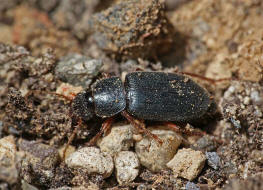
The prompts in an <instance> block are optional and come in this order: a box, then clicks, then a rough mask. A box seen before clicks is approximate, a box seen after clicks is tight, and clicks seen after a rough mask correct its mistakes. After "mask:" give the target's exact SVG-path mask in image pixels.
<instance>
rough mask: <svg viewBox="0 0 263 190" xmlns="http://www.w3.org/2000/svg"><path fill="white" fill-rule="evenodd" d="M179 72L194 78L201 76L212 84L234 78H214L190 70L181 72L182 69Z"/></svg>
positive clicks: (200, 77)
mask: <svg viewBox="0 0 263 190" xmlns="http://www.w3.org/2000/svg"><path fill="white" fill-rule="evenodd" d="M177 73H179V74H183V75H188V76H191V77H194V78H199V79H201V80H205V81H208V82H210V83H212V84H216V83H219V82H224V81H231V80H233V78H221V79H212V78H209V77H204V76H202V75H198V74H195V73H190V72H180V71H177Z"/></svg>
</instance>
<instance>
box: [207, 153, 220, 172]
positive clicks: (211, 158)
mask: <svg viewBox="0 0 263 190" xmlns="http://www.w3.org/2000/svg"><path fill="white" fill-rule="evenodd" d="M205 155H206V158H207V163H208V165H209V166H211V167H212V168H214V169H215V170H217V169H218V168H219V167H220V157H219V156H218V154H217V153H216V152H206V153H205Z"/></svg>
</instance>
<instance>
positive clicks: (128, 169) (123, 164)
mask: <svg viewBox="0 0 263 190" xmlns="http://www.w3.org/2000/svg"><path fill="white" fill-rule="evenodd" d="M114 163H115V168H116V177H117V181H118V182H119V184H126V183H130V182H132V181H133V180H134V179H135V178H136V177H137V175H138V174H139V167H140V162H139V159H138V157H137V155H136V154H135V153H134V152H131V151H122V152H119V153H118V154H117V155H116V156H115V158H114Z"/></svg>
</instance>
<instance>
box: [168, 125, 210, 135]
mask: <svg viewBox="0 0 263 190" xmlns="http://www.w3.org/2000/svg"><path fill="white" fill-rule="evenodd" d="M164 125H165V126H167V127H168V128H169V129H171V130H173V131H175V132H177V133H184V134H187V135H190V136H204V135H206V133H205V132H201V131H190V130H187V129H184V128H181V127H178V126H177V125H175V124H174V123H172V122H164Z"/></svg>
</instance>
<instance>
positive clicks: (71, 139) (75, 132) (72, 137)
mask: <svg viewBox="0 0 263 190" xmlns="http://www.w3.org/2000/svg"><path fill="white" fill-rule="evenodd" d="M81 125H82V120H81V119H79V120H78V125H77V126H76V127H75V129H74V131H73V132H72V134H71V135H70V137H69V139H68V142H67V144H66V146H65V148H64V150H63V160H65V157H66V151H67V149H68V147H69V145H70V144H71V143H72V141H73V140H74V138H75V136H76V134H77V132H78V131H79V130H80V127H81Z"/></svg>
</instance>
